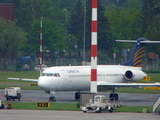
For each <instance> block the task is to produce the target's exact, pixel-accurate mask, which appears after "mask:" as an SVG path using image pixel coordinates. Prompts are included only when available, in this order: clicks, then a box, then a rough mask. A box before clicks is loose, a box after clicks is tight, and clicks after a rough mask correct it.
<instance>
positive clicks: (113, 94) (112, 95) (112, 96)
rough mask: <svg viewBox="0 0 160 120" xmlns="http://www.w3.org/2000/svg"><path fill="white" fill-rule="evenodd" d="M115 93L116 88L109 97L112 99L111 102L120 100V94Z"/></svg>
mask: <svg viewBox="0 0 160 120" xmlns="http://www.w3.org/2000/svg"><path fill="white" fill-rule="evenodd" d="M114 91H115V88H113V93H111V94H110V95H109V98H110V100H111V101H113V100H115V101H117V100H118V94H117V93H115V92H114Z"/></svg>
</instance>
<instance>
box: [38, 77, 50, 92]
mask: <svg viewBox="0 0 160 120" xmlns="http://www.w3.org/2000/svg"><path fill="white" fill-rule="evenodd" d="M38 86H39V87H40V88H41V89H43V90H48V89H49V88H48V85H47V82H46V81H45V80H44V78H42V77H39V78H38Z"/></svg>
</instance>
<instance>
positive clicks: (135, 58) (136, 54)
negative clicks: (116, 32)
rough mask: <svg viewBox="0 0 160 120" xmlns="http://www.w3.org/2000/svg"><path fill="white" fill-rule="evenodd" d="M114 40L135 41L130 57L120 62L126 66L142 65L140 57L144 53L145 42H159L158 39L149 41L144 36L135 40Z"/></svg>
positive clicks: (141, 57)
mask: <svg viewBox="0 0 160 120" xmlns="http://www.w3.org/2000/svg"><path fill="white" fill-rule="evenodd" d="M116 41H118V42H132V43H136V45H135V47H134V50H133V52H132V54H131V57H130V59H129V60H128V61H126V62H124V63H121V64H120V65H126V66H134V67H142V59H143V56H144V53H145V47H146V44H147V43H160V41H149V40H147V39H145V38H139V39H138V40H137V41H135V40H116Z"/></svg>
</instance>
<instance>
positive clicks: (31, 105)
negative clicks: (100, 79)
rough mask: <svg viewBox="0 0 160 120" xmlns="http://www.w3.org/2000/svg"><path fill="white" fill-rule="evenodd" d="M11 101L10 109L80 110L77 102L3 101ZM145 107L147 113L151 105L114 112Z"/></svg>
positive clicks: (125, 108)
mask: <svg viewBox="0 0 160 120" xmlns="http://www.w3.org/2000/svg"><path fill="white" fill-rule="evenodd" d="M8 103H11V105H12V109H29V110H69V111H82V110H81V109H80V108H79V103H50V107H48V108H43V107H42V108H41V107H37V102H4V104H5V105H6V106H7V105H8ZM143 109H146V111H147V113H150V112H151V106H124V105H121V107H120V108H116V110H115V111H114V112H135V113H142V112H143Z"/></svg>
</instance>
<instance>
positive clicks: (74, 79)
mask: <svg viewBox="0 0 160 120" xmlns="http://www.w3.org/2000/svg"><path fill="white" fill-rule="evenodd" d="M117 41H120V42H134V43H136V45H135V48H134V50H133V52H132V54H131V57H130V59H129V60H128V61H126V62H124V63H122V64H120V65H98V66H97V88H98V91H102V90H113V93H111V94H110V96H109V97H110V98H111V99H112V100H113V99H114V100H118V94H117V93H115V92H114V90H115V89H116V88H119V87H135V88H136V87H149V86H150V87H160V83H133V82H137V81H140V80H142V79H144V78H145V77H146V76H147V74H146V73H144V72H143V71H142V68H141V64H142V58H143V56H144V53H145V46H146V43H160V41H149V40H147V39H145V38H139V39H138V40H137V41H127V40H117ZM90 76H91V66H62V67H49V68H47V69H45V70H44V71H43V72H42V74H41V76H40V77H39V78H38V81H37V80H36V79H21V78H8V79H13V80H24V81H34V82H38V86H39V87H40V88H41V89H43V90H45V92H46V93H49V94H51V93H52V92H56V91H78V92H76V93H75V99H79V98H80V91H89V90H90V82H91V80H90V79H91V78H90ZM130 82H132V83H130ZM49 99H50V100H53V99H55V97H54V96H50V98H49Z"/></svg>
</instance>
